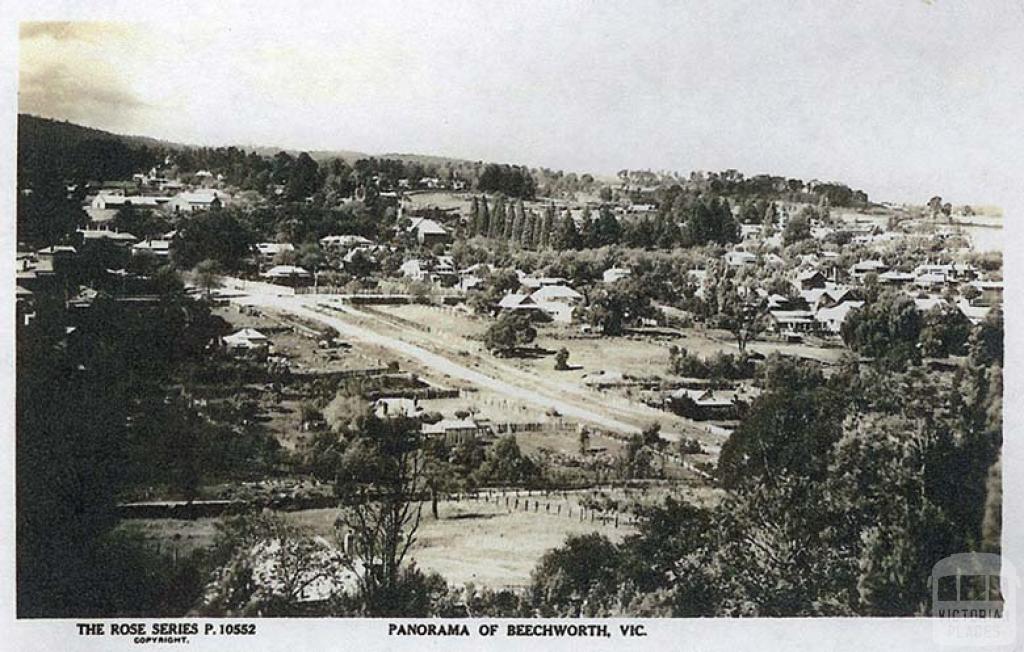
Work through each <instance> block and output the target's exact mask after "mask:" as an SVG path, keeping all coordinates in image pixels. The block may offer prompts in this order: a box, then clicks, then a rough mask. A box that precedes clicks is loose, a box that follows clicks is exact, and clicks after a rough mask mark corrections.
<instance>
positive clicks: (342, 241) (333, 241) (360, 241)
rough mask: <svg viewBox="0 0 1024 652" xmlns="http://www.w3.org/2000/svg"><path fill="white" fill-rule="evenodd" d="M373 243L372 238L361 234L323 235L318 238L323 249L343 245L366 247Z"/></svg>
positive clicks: (342, 246) (336, 247) (340, 247)
mask: <svg viewBox="0 0 1024 652" xmlns="http://www.w3.org/2000/svg"><path fill="white" fill-rule="evenodd" d="M372 244H373V240H370V239H369V238H364V237H363V236H361V235H325V236H324V237H322V238H320V246H321V247H323V248H324V249H342V248H345V247H366V246H369V245H372Z"/></svg>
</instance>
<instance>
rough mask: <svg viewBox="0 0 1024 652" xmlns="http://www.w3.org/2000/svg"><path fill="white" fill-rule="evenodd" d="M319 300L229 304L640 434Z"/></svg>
mask: <svg viewBox="0 0 1024 652" xmlns="http://www.w3.org/2000/svg"><path fill="white" fill-rule="evenodd" d="M319 300H322V298H320V297H317V296H316V295H312V296H308V297H307V296H292V297H289V296H268V295H252V296H239V297H234V298H233V299H232V301H235V302H237V303H241V304H245V305H252V306H257V307H260V308H264V309H273V310H280V311H283V312H287V313H291V314H293V315H296V316H298V317H302V318H304V319H310V320H314V321H318V322H321V323H324V324H326V325H328V326H331V327H332V328H334V329H336V330H337V331H338V332H339V333H340V334H341V335H342V336H344V337H346V338H350V339H353V340H359V341H362V342H364V343H367V344H371V345H376V346H381V347H384V348H387V349H390V350H392V351H395V352H396V353H400V354H402V355H405V356H407V357H410V358H413V359H415V360H417V361H418V362H420V363H421V364H423V365H424V366H426V367H429V368H430V369H432V370H434V371H436V372H438V373H441V374H447V375H449V376H451V377H453V378H459V379H461V380H464V381H467V382H470V383H473V384H475V385H478V386H480V387H485V388H487V389H489V390H492V391H495V392H499V393H501V394H504V395H506V396H508V397H510V398H514V399H517V400H520V401H523V402H526V403H530V404H533V405H536V406H538V407H540V408H542V409H544V410H548V409H552V408H553V409H555V410H557V411H558V412H559V413H561V414H562V415H564V416H567V417H571V418H574V419H579V420H581V421H586V422H590V423H593V424H595V425H597V426H600V427H602V428H606V429H608V430H615V431H618V432H623V433H634V432H639V431H640V429H639V428H638V427H636V426H635V425H632V424H629V423H626V422H623V421H621V420H618V419H615V418H612V417H610V416H608V415H607V414H603V413H601V412H598V411H596V410H594V409H591V408H588V407H585V406H581V405H579V404H578V403H577V402H574V401H570V400H565V399H564V398H560V397H557V396H552V395H549V394H547V393H546V392H543V391H538V390H537V389H534V388H530V387H524V386H522V385H520V384H517V383H512V382H508V381H505V380H500V379H498V378H494V377H493V376H489V375H487V374H484V373H481V372H480V371H477V370H475V369H470V368H469V367H466V366H464V365H461V364H459V363H457V362H454V361H452V360H450V359H449V358H446V357H444V356H442V355H438V354H436V353H434V352H432V351H428V350H427V349H425V348H423V347H421V346H418V345H416V344H412V343H410V342H406V341H404V340H402V339H398V338H396V337H391V336H388V335H384V334H381V333H378V332H375V331H373V330H370V329H368V328H365V327H363V326H360V325H358V324H356V323H354V320H349V319H345V318H344V312H349V313H351V314H352V315H353V316H356V315H358V314H359V313H358V311H355V310H353V309H351V308H349V307H345V306H341V305H338V306H336V307H337V308H338V309H339V310H341V311H344V312H340V313H339V312H331V313H330V314H327V313H325V312H321V311H319V310H315V309H313V306H312V305H311V304H315V303H316V302H317V301H319Z"/></svg>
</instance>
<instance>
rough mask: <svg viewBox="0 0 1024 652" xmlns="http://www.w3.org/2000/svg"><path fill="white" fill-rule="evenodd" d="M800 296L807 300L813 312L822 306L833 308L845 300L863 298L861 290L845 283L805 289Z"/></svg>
mask: <svg viewBox="0 0 1024 652" xmlns="http://www.w3.org/2000/svg"><path fill="white" fill-rule="evenodd" d="M800 296H801V297H802V298H803V300H804V301H806V302H807V306H808V308H809V309H810V310H811V312H817V311H819V310H821V309H822V308H831V307H833V306H836V305H838V304H840V303H843V302H844V301H856V300H859V299H860V298H861V295H860V292H858V291H857V290H854V289H853V288H849V287H846V286H844V285H835V284H831V283H829V284H826V287H824V288H818V289H814V290H805V291H803V292H801V293H800Z"/></svg>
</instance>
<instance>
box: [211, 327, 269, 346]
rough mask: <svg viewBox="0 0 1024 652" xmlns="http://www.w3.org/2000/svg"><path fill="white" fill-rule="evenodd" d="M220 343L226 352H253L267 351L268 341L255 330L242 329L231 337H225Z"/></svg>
mask: <svg viewBox="0 0 1024 652" xmlns="http://www.w3.org/2000/svg"><path fill="white" fill-rule="evenodd" d="M221 342H222V343H223V344H224V347H225V348H226V349H227V350H228V351H253V350H260V349H267V348H268V347H269V346H270V340H268V339H267V336H266V335H264V334H263V333H261V332H259V331H258V330H256V329H255V328H243V329H241V330H239V331H235V332H234V333H232V334H231V335H225V336H224V337H222V338H221Z"/></svg>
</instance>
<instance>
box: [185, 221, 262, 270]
mask: <svg viewBox="0 0 1024 652" xmlns="http://www.w3.org/2000/svg"><path fill="white" fill-rule="evenodd" d="M252 245H253V238H252V235H251V234H250V233H249V231H248V229H246V228H245V226H243V224H242V223H241V222H240V221H239V220H238V217H237V216H236V215H235V214H234V213H233V212H232V211H230V210H220V211H207V212H204V213H202V214H199V215H195V216H192V217H191V218H190V219H188V220H185V221H184V223H183V224H181V225H180V226H179V228H178V232H177V235H176V236H175V239H174V247H173V249H172V250H171V256H172V259H173V261H174V263H175V265H176V266H177V267H178V268H179V269H192V268H193V267H195V266H196V265H197V264H198V263H199V262H200V261H202V260H205V259H207V258H209V259H212V260H215V261H217V263H219V264H220V266H221V268H222V269H224V270H228V271H232V270H237V269H239V268H240V267H241V266H242V263H243V261H244V260H245V259H246V258H248V257H249V255H250V254H251V251H252Z"/></svg>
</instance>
